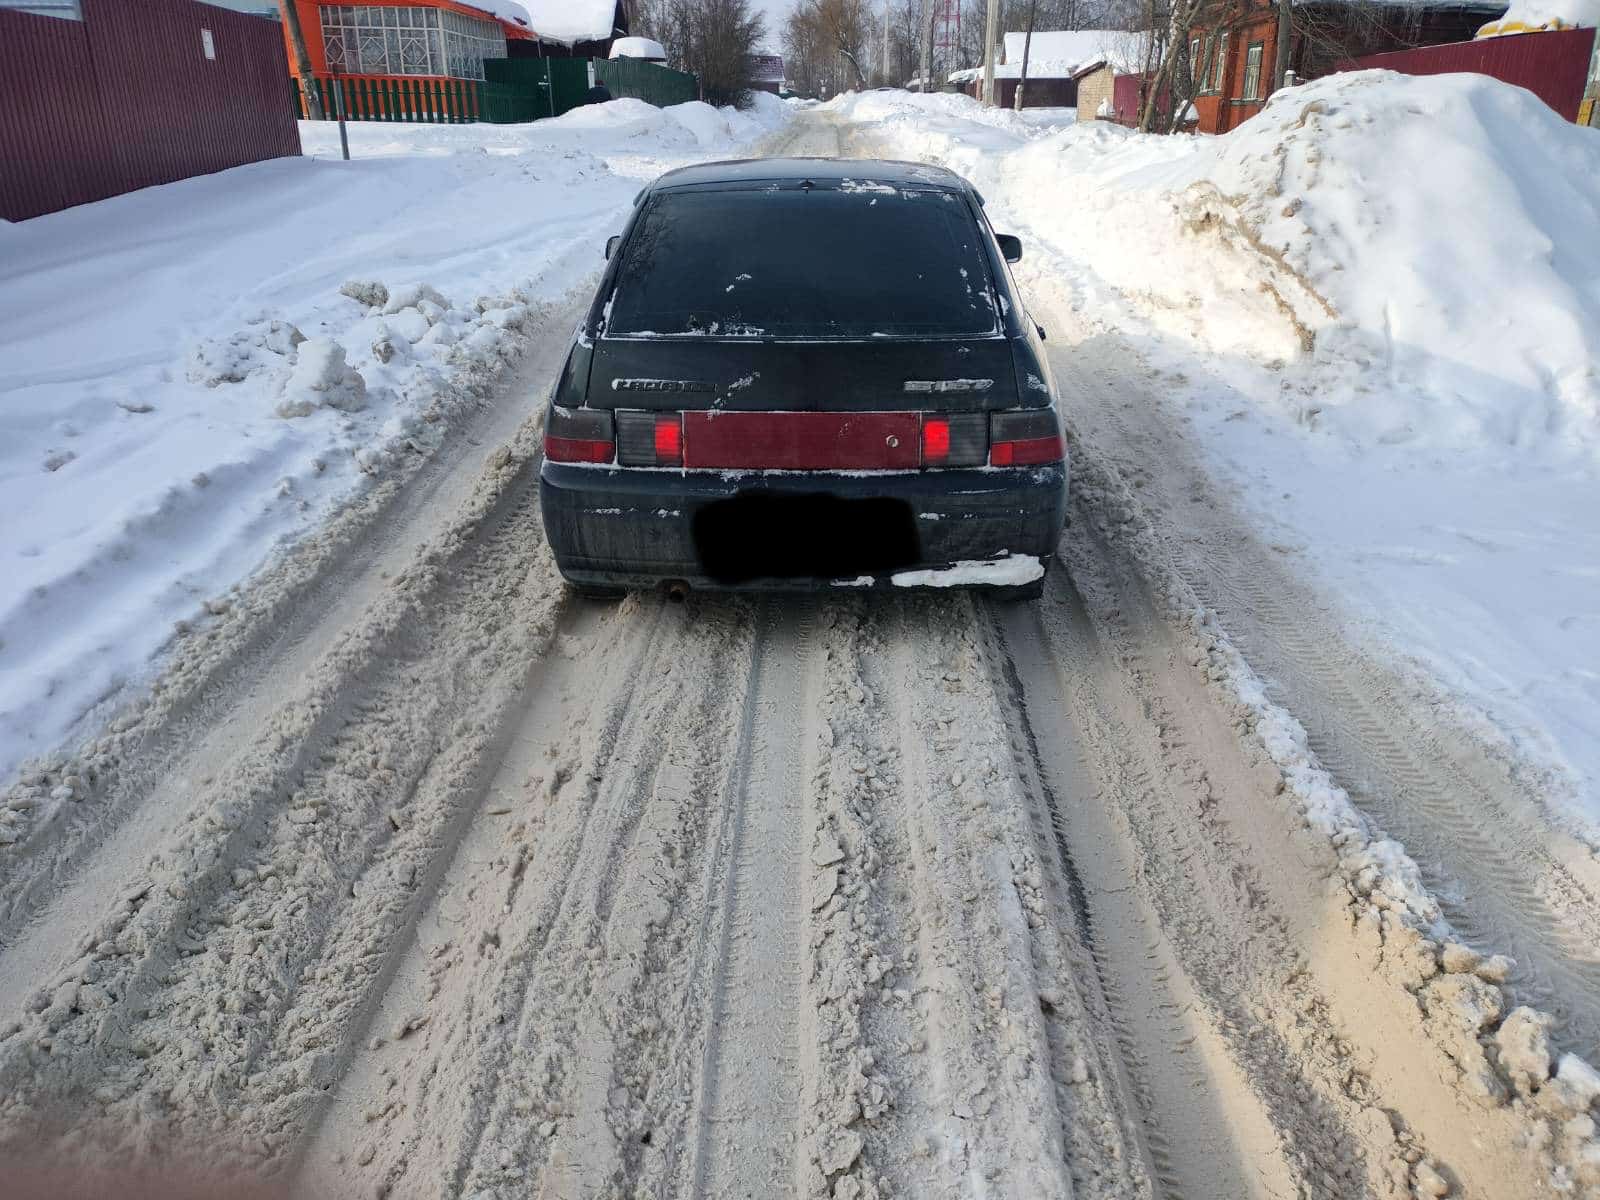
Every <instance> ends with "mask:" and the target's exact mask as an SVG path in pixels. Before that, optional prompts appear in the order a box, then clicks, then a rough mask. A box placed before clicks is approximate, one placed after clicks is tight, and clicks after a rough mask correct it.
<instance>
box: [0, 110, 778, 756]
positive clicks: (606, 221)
mask: <svg viewBox="0 0 1600 1200" xmlns="http://www.w3.org/2000/svg"><path fill="white" fill-rule="evenodd" d="M758 101H759V102H760V103H759V106H758V107H757V108H755V109H754V110H752V111H751V112H750V113H737V112H734V111H732V110H723V111H718V110H715V109H712V108H710V107H709V106H707V105H704V104H699V103H691V104H684V105H679V106H677V107H675V108H670V109H666V110H659V109H655V108H652V107H650V106H649V105H646V104H644V103H642V102H640V101H637V100H619V101H614V102H612V103H609V104H605V105H600V106H596V107H591V108H583V109H579V110H577V111H574V112H571V113H569V114H567V115H566V116H564V117H562V118H560V119H559V120H555V121H543V122H538V123H535V124H532V125H524V126H490V125H462V126H434V125H422V126H406V125H366V124H361V123H355V124H352V125H351V126H350V127H349V128H350V139H351V149H352V155H353V161H351V162H350V163H344V162H341V161H339V159H338V137H337V131H336V128H335V127H334V126H332V125H331V124H330V125H317V124H305V125H303V126H302V129H301V132H302V138H303V141H304V144H305V151H306V157H305V158H302V159H285V160H280V161H276V162H267V163H258V164H255V165H252V166H247V167H241V168H238V169H236V170H232V171H227V172H223V173H221V174H218V175H212V176H207V177H204V178H199V179H191V180H187V181H184V182H182V183H177V184H172V185H169V186H166V187H158V188H150V189H147V190H144V191H140V192H136V193H133V194H131V195H127V196H121V197H117V198H114V199H111V200H106V201H102V202H100V203H97V204H90V205H86V206H84V207H81V208H76V209H72V210H69V211H66V212H62V213H57V214H54V215H51V216H46V217H42V218H39V219H37V220H32V221H27V222H22V223H18V224H6V223H3V222H0V411H3V412H4V413H5V422H6V434H7V436H6V438H5V441H4V443H3V444H0V510H3V511H4V512H5V513H6V519H5V522H4V526H3V531H0V563H3V570H0V679H3V680H4V683H3V686H0V775H9V774H10V772H11V771H12V769H14V768H15V767H16V766H17V765H18V763H19V762H21V761H23V760H24V759H26V758H27V757H29V756H31V755H33V754H36V753H40V752H43V751H47V750H49V749H51V748H53V747H54V746H55V745H56V744H57V743H58V742H60V741H61V740H62V739H63V738H64V737H66V736H67V735H68V734H70V733H71V732H73V730H74V728H75V727H76V726H78V725H79V724H80V723H81V722H82V719H83V718H84V716H85V714H86V712H88V711H89V710H91V709H94V708H95V707H96V706H97V705H98V704H99V703H100V702H102V701H104V700H107V699H108V698H112V697H114V696H116V695H117V694H118V692H119V689H121V688H122V687H123V685H125V684H127V683H129V682H130V681H138V680H140V679H142V678H144V677H145V676H146V674H147V672H148V669H149V666H150V664H151V660H152V655H154V654H155V653H156V652H157V651H158V650H159V649H160V648H161V647H162V646H163V645H164V644H165V643H166V642H167V641H168V640H169V639H170V637H171V635H172V632H173V629H174V627H175V626H176V625H177V624H178V623H179V622H184V621H193V620H197V619H200V620H203V619H204V618H205V614H206V611H207V606H210V608H212V609H216V608H218V607H219V606H223V605H226V604H227V603H228V601H227V593H228V590H229V588H230V587H232V586H233V585H234V584H236V583H237V582H238V581H239V580H241V579H242V578H243V577H245V576H246V575H247V574H249V573H250V572H251V571H252V570H253V569H254V568H255V567H257V566H258V565H259V564H261V563H262V561H263V560H264V559H265V558H266V557H267V556H268V555H270V554H271V553H272V551H273V550H274V548H276V547H279V546H281V545H283V544H284V543H285V542H286V540H288V539H292V538H293V537H294V536H296V535H297V534H299V533H301V532H303V531H305V530H308V529H310V528H312V527H314V526H315V525H316V524H317V523H319V522H320V521H322V520H323V519H325V518H326V516H327V515H328V513H329V512H330V511H331V510H332V509H333V508H335V507H336V506H338V505H339V504H340V503H342V502H344V501H346V500H348V499H349V498H350V497H351V496H352V495H353V494H356V493H357V492H358V491H359V490H360V489H362V488H363V487H366V486H368V485H370V483H371V481H372V480H373V479H375V478H378V477H381V476H382V475H383V474H384V473H385V472H386V471H387V470H389V469H390V468H391V466H392V464H393V460H394V459H395V458H396V457H397V456H400V455H405V454H410V453H412V452H413V451H415V450H418V449H421V450H426V449H427V448H428V447H429V445H430V444H431V443H434V442H436V441H438V440H439V439H440V438H443V437H445V436H448V434H447V431H448V428H449V421H448V420H446V419H441V413H442V412H443V411H444V409H445V407H446V402H447V401H448V399H449V398H450V396H451V395H452V394H453V393H454V392H459V390H460V389H461V388H462V387H463V386H464V385H466V384H468V383H469V382H471V381H472V380H473V379H475V378H477V377H480V376H482V375H483V374H485V373H488V372H492V371H494V370H497V369H498V368H499V366H500V363H501V360H502V358H503V357H504V356H506V355H509V354H511V353H513V349H512V347H513V345H514V343H515V341H516V339H515V336H514V332H515V329H516V327H517V326H518V325H519V324H520V323H521V322H522V321H523V320H524V318H525V316H526V314H527V311H528V309H527V305H528V304H529V303H536V302H538V301H540V300H543V299H547V298H552V297H557V296H560V295H561V294H563V293H564V292H566V291H567V290H568V289H570V288H571V287H573V286H574V285H575V284H577V283H579V282H581V281H582V280H584V279H585V278H587V277H588V276H589V275H590V274H592V273H593V272H594V271H595V270H596V269H597V267H598V265H599V263H600V261H601V259H600V248H601V246H602V245H603V243H604V240H605V237H606V235H607V234H608V233H610V232H612V231H613V230H614V229H615V227H616V226H617V224H618V222H619V219H620V217H621V216H622V214H624V213H625V212H626V210H627V207H628V205H629V204H630V203H631V201H632V199H633V196H634V195H635V193H636V192H637V191H638V188H639V184H640V182H641V181H642V180H646V179H648V178H651V177H653V176H654V175H656V174H657V173H659V172H660V171H662V170H665V169H667V168H669V167H672V166H676V165H680V164H682V163H685V162H689V161H693V160H696V159H704V158H710V157H721V156H726V155H729V154H732V153H736V152H738V151H739V150H741V149H743V148H746V147H748V146H749V145H751V144H752V143H753V142H754V141H755V140H756V139H757V138H759V137H760V136H762V135H763V134H765V133H767V132H769V131H770V130H771V129H773V128H775V127H776V126H777V125H778V124H780V123H781V122H782V121H783V120H784V119H785V116H786V112H787V110H786V109H785V108H784V106H783V105H782V104H780V103H779V102H778V101H777V100H775V99H770V98H768V97H758ZM351 282H364V283H373V284H380V285H383V286H382V288H381V289H373V290H371V291H363V290H362V289H351V290H352V291H355V292H356V293H357V297H358V298H353V297H352V296H350V295H348V294H344V293H342V292H341V288H343V287H344V285H346V284H347V283H351ZM302 338H304V339H308V340H306V341H304V342H302V341H301V339H302Z"/></svg>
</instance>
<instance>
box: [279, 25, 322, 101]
mask: <svg viewBox="0 0 1600 1200" xmlns="http://www.w3.org/2000/svg"><path fill="white" fill-rule="evenodd" d="M278 12H279V13H280V14H281V15H282V17H283V27H284V28H285V29H287V30H288V31H289V42H290V44H291V45H292V46H293V47H294V58H295V63H294V70H295V74H296V75H298V76H299V77H300V92H301V94H302V95H304V96H305V99H306V116H307V117H308V118H310V119H311V120H313V121H320V120H322V117H323V113H322V93H321V92H319V91H318V90H317V77H316V75H315V74H313V73H312V70H311V55H309V54H307V53H306V35H305V33H304V32H302V31H301V29H300V10H299V9H298V8H296V7H295V0H278Z"/></svg>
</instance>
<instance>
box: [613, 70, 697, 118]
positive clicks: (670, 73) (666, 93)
mask: <svg viewBox="0 0 1600 1200" xmlns="http://www.w3.org/2000/svg"><path fill="white" fill-rule="evenodd" d="M594 77H595V82H596V83H603V84H605V85H606V88H607V89H608V90H609V91H610V92H611V94H612V96H614V97H617V98H619V99H620V98H621V97H623V96H632V97H634V98H636V99H639V100H643V101H645V102H646V103H649V104H654V105H655V106H656V107H657V108H664V107H666V106H667V105H668V104H682V103H684V101H686V100H697V99H699V97H700V81H699V80H698V79H696V78H695V77H694V76H693V75H691V74H689V73H688V72H687V71H674V70H671V69H670V68H668V67H663V66H662V65H661V64H660V63H653V62H645V61H644V60H643V59H638V58H610V59H604V58H597V59H595V63H594Z"/></svg>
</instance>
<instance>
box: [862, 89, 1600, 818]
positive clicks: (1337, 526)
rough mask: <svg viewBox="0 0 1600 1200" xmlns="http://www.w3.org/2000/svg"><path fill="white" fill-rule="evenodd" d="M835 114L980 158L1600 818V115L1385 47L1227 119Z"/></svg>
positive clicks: (1378, 605)
mask: <svg viewBox="0 0 1600 1200" xmlns="http://www.w3.org/2000/svg"><path fill="white" fill-rule="evenodd" d="M833 111H835V112H837V113H839V114H840V115H842V116H845V117H847V118H848V119H849V120H850V121H851V122H852V126H853V128H855V129H857V130H859V131H861V133H862V135H863V136H864V137H865V138H867V139H869V140H870V142H871V143H872V145H873V148H874V149H876V150H878V151H880V152H883V153H888V154H892V155H894V156H897V157H909V158H923V159H929V160H933V161H939V162H943V163H945V164H946V165H949V166H951V167H953V168H955V169H957V170H959V171H961V172H963V173H964V174H966V175H967V176H968V177H969V178H971V179H972V180H973V181H974V182H975V183H976V184H977V185H978V187H979V188H980V189H981V190H982V191H983V192H984V193H985V195H986V197H987V198H988V200H989V202H990V203H989V207H990V211H991V214H992V215H993V217H994V219H995V220H996V222H997V223H999V224H1000V225H1001V227H1002V228H1005V229H1008V230H1009V231H1011V232H1017V233H1021V234H1024V235H1025V237H1026V239H1027V241H1028V242H1029V243H1030V255H1031V258H1030V261H1027V262H1025V263H1024V264H1023V266H1022V270H1023V271H1024V273H1026V274H1028V276H1029V281H1030V283H1032V284H1034V285H1036V286H1038V287H1041V288H1043V289H1045V290H1053V291H1055V292H1056V293H1057V294H1058V295H1059V296H1061V297H1062V298H1063V299H1064V300H1065V301H1066V302H1067V303H1068V304H1069V305H1070V306H1071V307H1072V308H1074V309H1075V310H1077V311H1078V312H1079V313H1080V314H1081V315H1082V316H1083V317H1084V318H1085V319H1086V320H1087V321H1088V322H1089V323H1090V325H1091V326H1096V327H1098V328H1101V329H1106V330H1114V331H1116V333H1117V334H1118V335H1119V336H1122V337H1125V338H1127V339H1128V340H1129V341H1130V342H1131V343H1132V344H1135V345H1138V346H1139V347H1140V348H1141V350H1142V351H1143V352H1144V353H1145V355H1146V357H1147V358H1148V359H1149V361H1151V362H1153V363H1156V364H1158V365H1159V366H1161V367H1162V368H1163V369H1164V371H1165V375H1166V380H1167V387H1168V389H1169V394H1170V398H1171V401H1172V403H1173V412H1174V413H1175V414H1181V417H1182V419H1183V420H1185V421H1186V422H1187V423H1188V424H1189V425H1190V427H1191V428H1192V429H1193V431H1194V432H1195V433H1196V434H1197V435H1199V439H1200V442H1201V444H1202V445H1203V447H1204V448H1205V450H1206V452H1207V453H1208V455H1209V456H1210V458H1211V460H1212V465H1213V468H1214V469H1215V470H1217V471H1219V472H1220V473H1221V474H1222V475H1223V477H1225V478H1227V479H1228V480H1229V481H1231V482H1232V483H1233V484H1234V485H1235V486H1237V488H1238V489H1239V493H1240V500H1241V501H1242V502H1243V504H1244V505H1245V506H1246V508H1247V509H1249V510H1251V511H1252V512H1253V513H1254V514H1255V517H1256V519H1257V520H1258V521H1259V523H1260V526H1261V528H1262V530H1263V536H1264V537H1266V538H1268V539H1269V540H1271V541H1272V542H1273V543H1274V544H1275V545H1276V546H1278V547H1280V548H1281V550H1282V552H1283V553H1284V554H1286V555H1289V556H1292V557H1293V558H1294V560H1295V561H1297V562H1298V563H1299V564H1301V566H1302V567H1303V569H1304V571H1305V572H1307V573H1309V574H1311V575H1312V576H1313V577H1320V578H1321V579H1322V580H1323V582H1324V583H1325V585H1327V586H1328V587H1330V588H1331V589H1332V590H1333V591H1334V592H1335V593H1336V594H1337V596H1338V597H1339V598H1340V600H1341V602H1342V603H1341V606H1342V608H1343V609H1344V612H1345V615H1346V617H1347V619H1348V620H1349V621H1350V622H1352V623H1353V624H1354V625H1355V626H1356V627H1358V628H1359V629H1361V630H1362V631H1363V632H1364V633H1366V634H1367V635H1368V636H1370V637H1372V638H1374V639H1378V640H1380V641H1381V642H1382V643H1383V644H1386V645H1388V646H1389V647H1391V648H1392V650H1393V651H1394V652H1395V653H1396V655H1397V656H1398V657H1399V660H1400V662H1401V663H1403V664H1409V666H1410V667H1413V668H1415V670H1414V672H1413V674H1414V677H1415V678H1416V679H1417V680H1418V681H1419V682H1418V686H1419V689H1423V690H1428V689H1431V690H1432V692H1433V693H1434V695H1433V702H1434V703H1436V704H1438V705H1441V706H1447V707H1449V708H1451V709H1453V710H1454V711H1453V713H1452V715H1453V717H1454V718H1455V720H1456V721H1458V722H1460V723H1462V724H1464V725H1467V726H1469V727H1475V728H1477V729H1478V730H1479V731H1480V732H1481V733H1482V735H1483V736H1484V737H1485V738H1486V739H1489V740H1492V741H1497V742H1499V743H1500V744H1501V745H1502V746H1508V747H1511V748H1514V749H1515V750H1517V751H1519V752H1520V757H1523V758H1525V759H1527V760H1529V761H1531V762H1533V763H1536V764H1538V765H1540V766H1541V767H1543V768H1547V769H1548V770H1549V771H1550V780H1549V785H1548V786H1549V788H1550V790H1551V793H1552V796H1551V798H1552V799H1554V800H1556V801H1557V802H1558V803H1557V805H1556V807H1557V810H1558V811H1560V812H1562V813H1564V814H1565V816H1566V817H1567V818H1568V819H1569V820H1570V821H1571V822H1572V823H1573V824H1574V826H1575V827H1576V828H1579V829H1580V830H1582V831H1583V832H1585V833H1586V835H1587V836H1588V837H1589V838H1591V839H1592V838H1593V837H1594V836H1595V835H1596V832H1597V831H1600V197H1597V194H1596V192H1595V190H1594V187H1593V181H1594V180H1595V179H1596V178H1600V138H1596V137H1595V136H1594V135H1593V133H1592V132H1591V131H1588V130H1583V129H1577V128H1575V127H1573V126H1571V125H1569V124H1567V123H1565V122H1564V121H1562V120H1560V119H1559V118H1558V117H1556V116H1555V115H1554V114H1553V113H1551V112H1550V111H1549V110H1548V109H1546V108H1545V107H1544V106H1543V105H1542V104H1540V103H1539V102H1538V101H1537V100H1535V99H1534V98H1533V97H1532V96H1530V95H1529V94H1527V93H1525V92H1522V91H1520V90H1518V89H1514V88H1510V87H1507V86H1505V85H1502V84H1499V83H1497V82H1495V81H1492V80H1489V79H1485V78H1482V77H1478V76H1465V75H1463V76H1450V77H1442V78H1409V77H1402V76H1396V75H1393V74H1389V73H1380V72H1363V73H1359V74H1351V75H1342V76H1338V77H1335V78H1331V79H1326V80H1322V81H1319V82H1317V83H1314V84H1310V85H1306V86H1303V87H1300V88H1296V89H1294V90H1292V91H1289V92H1286V93H1281V94H1280V95H1278V96H1276V97H1274V98H1273V100H1272V102H1271V103H1270V104H1269V105H1268V106H1267V109H1266V111H1265V113H1264V114H1263V115H1262V116H1261V117H1260V118H1258V119H1256V120H1252V121H1251V122H1249V123H1248V124H1246V125H1245V126H1243V127H1242V128H1241V129H1240V130H1238V131H1236V132H1235V133H1233V134H1231V135H1229V136H1227V137H1223V138H1214V139H1213V138H1153V137H1141V136H1139V135H1137V134H1133V133H1130V132H1128V131H1126V130H1123V129H1120V128H1116V127H1112V126H1109V125H1106V124H1103V123H1099V122H1095V123H1084V124H1082V125H1077V126H1073V127H1064V128H1055V129H1052V128H1050V127H1049V124H1048V122H1047V121H1041V120H1040V119H1039V118H1037V117H1034V118H1032V119H1030V120H1029V121H1027V122H1022V121H1018V120H1017V119H1016V118H1015V117H1013V116H1012V115H1011V114H1008V113H996V112H993V111H985V110H983V109H981V108H979V107H978V106H977V105H976V104H975V103H974V102H972V101H969V100H967V99H966V98H965V97H959V96H933V97H919V96H913V95H909V94H894V93H872V94H868V95H864V96H860V97H851V98H846V99H844V100H841V101H836V102H835V104H834V106H833ZM1040 261H1043V266H1042V267H1041V266H1038V263H1039V262H1040Z"/></svg>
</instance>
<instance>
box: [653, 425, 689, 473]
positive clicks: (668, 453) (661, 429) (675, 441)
mask: <svg viewBox="0 0 1600 1200" xmlns="http://www.w3.org/2000/svg"><path fill="white" fill-rule="evenodd" d="M682 461H683V417H682V416H680V415H679V414H678V413H673V414H672V415H671V416H669V417H657V418H656V462H657V463H658V464H660V465H662V466H669V465H671V466H675V465H677V464H678V463H681V462H682Z"/></svg>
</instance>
